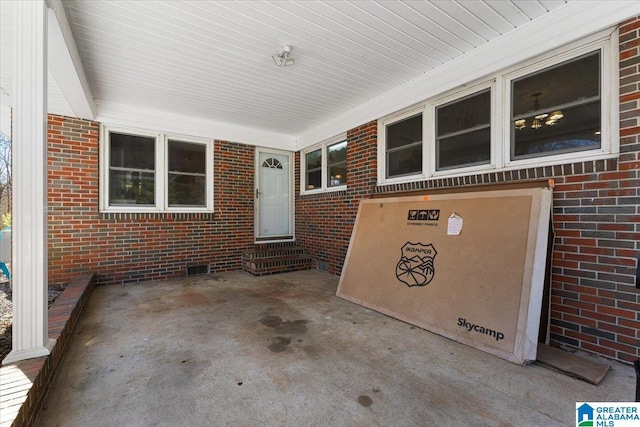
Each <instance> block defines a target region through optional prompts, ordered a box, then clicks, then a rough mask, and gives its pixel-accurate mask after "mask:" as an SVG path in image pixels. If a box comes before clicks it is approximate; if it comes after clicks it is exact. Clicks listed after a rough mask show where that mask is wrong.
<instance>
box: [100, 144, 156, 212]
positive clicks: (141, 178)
mask: <svg viewBox="0 0 640 427" xmlns="http://www.w3.org/2000/svg"><path fill="white" fill-rule="evenodd" d="M110 142H111V144H110V146H111V150H110V155H109V158H110V161H109V183H110V185H109V205H110V206H116V205H139V206H153V205H154V204H155V198H156V197H155V145H156V140H155V138H152V137H144V136H136V135H127V134H124V133H112V134H110Z"/></svg>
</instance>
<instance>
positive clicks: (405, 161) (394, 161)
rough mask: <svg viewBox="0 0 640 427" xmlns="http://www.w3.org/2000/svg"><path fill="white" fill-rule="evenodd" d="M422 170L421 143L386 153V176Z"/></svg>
mask: <svg viewBox="0 0 640 427" xmlns="http://www.w3.org/2000/svg"><path fill="white" fill-rule="evenodd" d="M420 172H422V144H417V145H413V146H411V147H408V148H406V149H404V150H398V151H393V152H391V153H387V178H390V177H394V176H402V175H411V174H415V173H420Z"/></svg>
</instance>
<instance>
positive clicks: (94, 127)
mask: <svg viewBox="0 0 640 427" xmlns="http://www.w3.org/2000/svg"><path fill="white" fill-rule="evenodd" d="M48 133H49V156H48V168H49V170H48V205H49V210H48V222H49V224H48V230H49V232H48V234H49V236H48V237H49V246H48V250H49V283H64V282H67V281H68V280H69V279H70V278H71V277H73V276H75V275H77V274H78V273H83V272H88V271H91V272H95V273H96V278H97V283H98V284H104V283H107V284H117V283H125V282H137V281H143V280H150V279H160V278H169V277H175V276H182V275H184V274H185V273H186V265H187V263H195V264H208V265H209V266H210V268H211V271H227V270H237V269H239V268H240V266H241V263H240V253H241V251H242V250H243V249H245V248H247V247H250V246H251V245H252V244H253V232H254V231H253V186H254V183H253V174H254V148H253V147H250V146H247V145H243V144H237V143H231V142H225V141H215V149H214V166H215V171H214V194H215V196H214V197H215V200H214V207H215V214H101V213H100V212H99V211H98V206H99V205H98V202H99V146H98V144H99V142H98V141H99V126H98V124H97V123H95V122H90V121H84V120H78V119H73V118H69V117H61V116H53V115H50V116H49V128H48Z"/></svg>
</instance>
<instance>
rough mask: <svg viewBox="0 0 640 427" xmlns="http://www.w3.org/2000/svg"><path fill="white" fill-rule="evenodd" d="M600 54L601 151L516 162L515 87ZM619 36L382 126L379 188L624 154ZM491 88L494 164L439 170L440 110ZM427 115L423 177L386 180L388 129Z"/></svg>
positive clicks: (522, 67) (512, 70)
mask: <svg viewBox="0 0 640 427" xmlns="http://www.w3.org/2000/svg"><path fill="white" fill-rule="evenodd" d="M598 49H600V52H601V55H600V59H601V64H600V66H601V77H600V78H601V83H600V84H601V94H600V96H601V145H600V147H599V148H595V149H591V150H583V151H574V152H569V153H558V154H548V155H544V156H539V157H532V158H523V159H516V160H512V159H511V129H510V126H511V81H512V80H514V79H518V78H521V77H525V76H527V75H529V74H532V73H535V72H538V71H541V70H543V69H545V68H548V67H551V66H554V65H559V64H561V63H563V62H565V61H568V60H571V59H575V58H578V57H580V56H582V55H585V54H588V53H590V52H594V51H595V50H598ZM618 61H619V58H618V33H617V30H605V31H601V32H599V33H597V34H594V35H592V36H590V37H587V38H585V39H583V40H580V41H576V42H574V43H570V44H568V45H565V46H563V47H560V48H557V49H554V50H553V51H550V52H548V53H546V54H543V55H540V56H537V57H536V58H533V59H531V60H529V61H526V62H523V63H518V64H514V65H513V66H511V67H509V68H507V69H505V70H502V71H500V72H498V73H495V74H493V75H491V76H487V78H485V79H482V80H478V81H475V82H470V83H469V84H467V85H464V86H463V87H462V89H460V88H458V89H457V90H454V91H448V92H445V93H443V94H439V95H437V96H434V97H432V98H430V99H429V100H427V101H425V102H424V103H422V104H416V105H413V106H411V107H407V108H405V109H403V110H400V111H398V112H396V113H393V114H390V115H388V116H386V117H383V118H381V119H379V120H378V153H377V154H378V155H377V158H378V171H377V172H378V185H391V184H399V183H405V182H414V181H421V180H425V179H429V178H440V177H450V176H456V177H457V176H465V175H474V174H478V173H485V172H492V171H493V172H495V171H509V170H515V169H523V168H530V167H539V166H551V165H561V164H566V163H573V162H579V161H591V160H599V159H607V158H614V157H616V156H617V155H618V154H619V152H620V139H619V111H618V110H619V102H618V99H619V95H618V94H619V88H618V85H619V82H618V67H619V62H618ZM487 88H489V89H490V90H491V161H490V162H489V164H485V165H476V166H468V167H464V166H463V167H459V168H451V169H446V170H441V171H437V170H436V157H435V155H436V134H435V132H436V131H435V128H436V126H435V123H436V117H435V111H436V107H438V106H440V105H443V104H446V103H449V102H453V101H455V100H456V99H462V98H464V97H466V96H469V95H472V94H473V93H476V92H479V91H482V90H485V89H487ZM417 114H422V115H423V116H422V118H423V121H422V123H423V125H422V126H423V128H422V130H423V152H422V161H423V167H422V173H419V174H412V175H405V176H402V177H395V178H386V168H387V165H386V141H385V138H386V127H387V126H388V125H392V124H393V123H395V122H398V121H400V120H403V119H406V118H408V117H411V116H414V115H417Z"/></svg>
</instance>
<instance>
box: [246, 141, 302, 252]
mask: <svg viewBox="0 0 640 427" xmlns="http://www.w3.org/2000/svg"><path fill="white" fill-rule="evenodd" d="M292 166H293V156H292V154H291V153H287V152H284V151H276V150H266V149H261V148H258V149H257V150H256V174H255V176H256V191H255V195H254V197H255V201H256V203H255V206H256V240H281V239H292V238H293V230H292V223H293V218H292V217H293V215H292V209H291V208H292V205H293V203H292V200H293V185H292V174H291V171H292Z"/></svg>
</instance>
